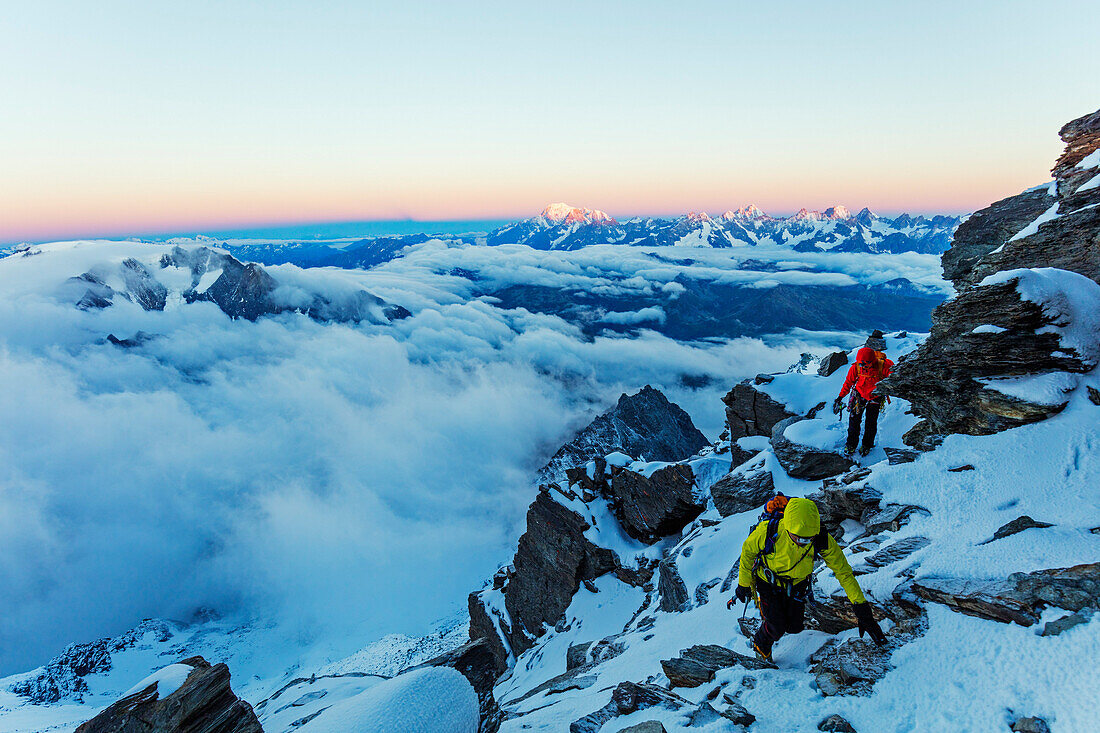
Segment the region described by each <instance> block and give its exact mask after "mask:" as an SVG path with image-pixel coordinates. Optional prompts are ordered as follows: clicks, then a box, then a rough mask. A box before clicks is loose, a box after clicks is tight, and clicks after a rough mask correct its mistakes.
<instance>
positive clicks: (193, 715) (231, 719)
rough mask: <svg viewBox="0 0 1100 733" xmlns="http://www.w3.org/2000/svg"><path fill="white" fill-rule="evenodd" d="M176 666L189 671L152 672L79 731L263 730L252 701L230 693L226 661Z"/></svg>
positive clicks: (194, 659)
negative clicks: (173, 673) (176, 674)
mask: <svg viewBox="0 0 1100 733" xmlns="http://www.w3.org/2000/svg"><path fill="white" fill-rule="evenodd" d="M178 666H183V667H191V671H190V672H186V673H184V674H183V675H180V677H182V679H176V678H175V677H174V676H173V679H172V680H171V682H170V681H169V679H168V677H169V675H167V674H164V675H159V676H157V675H154V677H156V678H157V679H154V680H153V681H152V682H150V683H149V684H148V685H147V686H146V687H144V688H142V689H140V690H137V691H135V692H133V693H132V694H129V695H127V696H125V697H123V698H122V699H120V700H118V701H117V702H115V703H114V704H113V705H111V706H109V707H108V708H107V709H106V710H104V711H103V712H101V713H99V714H98V715H96V716H95V717H94V718H92V719H91V720H89V721H88V722H86V723H84V724H82V725H81V726H80V727H78V728H77V729H76V730H77V733H130V732H131V731H156V733H175V732H178V733H184V732H185V731H186V732H187V733H262V731H263V729H262V728H261V727H260V721H259V720H257V719H256V714H255V713H253V712H252V706H250V705H249V704H248V703H246V702H245V701H244V700H241V699H240V698H238V697H237V696H236V695H235V694H233V690H232V689H231V688H230V686H229V667H227V666H226V665H224V664H216V665H213V666H211V665H210V663H209V662H207V661H206V660H205V659H203V658H202V657H191V658H190V659H185V660H183V661H182V662H181V663H179V665H172V667H178ZM166 671H174V670H166ZM162 687H163V688H164V689H163V690H161V689H160V688H162ZM172 688H174V689H172ZM170 689H171V692H169V690H170ZM162 692H163V694H162Z"/></svg>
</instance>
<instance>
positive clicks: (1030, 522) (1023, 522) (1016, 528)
mask: <svg viewBox="0 0 1100 733" xmlns="http://www.w3.org/2000/svg"><path fill="white" fill-rule="evenodd" d="M1053 526H1054V525H1053V524H1047V523H1046V522H1037V521H1035V520H1034V519H1032V518H1031V517H1029V516H1027V515H1026V514H1025V515H1024V516H1022V517H1016V518H1015V519H1013V520H1012V521H1011V522H1006V523H1005V524H1003V525H1002V526H1001V527H999V528H998V529H997V531H996V532H994V533H993V536H992V537H990V538H989V539H988V540H986V541H985V542H979V543H978V544H979V545H988V544H989V543H990V542H996V541H997V540H1000V539H1004V538H1005V537H1011V536H1012V535H1014V534H1019V533H1020V532H1023V531H1024V530H1025V529H1045V528H1046V527H1053Z"/></svg>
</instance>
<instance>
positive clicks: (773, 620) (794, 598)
mask: <svg viewBox="0 0 1100 733" xmlns="http://www.w3.org/2000/svg"><path fill="white" fill-rule="evenodd" d="M809 585H810V583H809V581H808V580H805V581H803V582H801V583H798V584H797V585H795V586H794V588H793V589H792V593H791V595H788V594H787V593H785V592H784V591H783V590H782V589H781V588H778V587H776V586H774V585H771V584H770V583H765V582H764V581H763V580H761V579H760V578H757V579H756V594H757V601H758V604H759V607H760V620H761V623H760V628H759V629H757V631H756V636H754V637H753V643H755V644H756V645H757V646H758V647H760V649H761V650H762V651H764V652H767V653H768V654H771V651H772V644H774V643H775V642H777V641H779V637H781V636H783V634H797V633H799V632H800V631H802V630H803V629H804V628H806V596H807V595H808V593H809Z"/></svg>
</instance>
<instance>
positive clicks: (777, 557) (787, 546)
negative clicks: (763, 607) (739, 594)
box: [737, 499, 866, 603]
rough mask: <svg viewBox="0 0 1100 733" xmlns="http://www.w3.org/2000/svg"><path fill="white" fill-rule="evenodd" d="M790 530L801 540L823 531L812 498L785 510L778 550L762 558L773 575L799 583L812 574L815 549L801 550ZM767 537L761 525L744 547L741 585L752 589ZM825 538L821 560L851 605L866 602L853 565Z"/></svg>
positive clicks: (791, 503)
mask: <svg viewBox="0 0 1100 733" xmlns="http://www.w3.org/2000/svg"><path fill="white" fill-rule="evenodd" d="M788 531H789V532H793V533H794V534H796V535H798V536H800V537H813V536H814V535H816V534H817V533H818V532H820V531H821V516H820V514H819V513H818V511H817V505H816V504H814V503H813V502H812V501H810V500H809V499H791V500H790V501H789V502H788V503H787V508H786V509H785V510H784V511H783V517H782V519H780V520H779V535H778V536H777V537H776V540H775V549H774V550H773V551H772V553H771V554H770V555H766V556H761V557H760V559H761V561H762V562H763V563H764V564H765V565H766V566H767V567H768V569H769V570H771V571H772V572H773V573H775V574H776V575H779V576H782V577H784V578H789V579H790V580H791V582H792V583H799V582H801V581H803V580H805V579H806V578H808V577H810V574H811V573H813V570H814V547H813V544H812V543H811V544H809V545H806V546H805V547H799V546H798V545H796V544H795V542H794V540H792V539H791V538H790V536H789V535H788V534H787V532H788ZM767 535H768V523H767V522H761V523H760V524H758V525H756V528H755V529H753V531H752V532H750V533H749V536H748V537H747V538H746V539H745V542H744V544H742V545H741V565H740V567H739V568H738V572H737V584H738V585H743V586H746V587H751V586H752V582H753V577H752V566H753V564H754V563H755V562H756V558H757V557H758V556H760V553H762V552H763V551H764V542H765V540H767ZM826 536H827V537H828V546H827V547H826V548H825V551H824V552H822V553H821V559H823V560H824V561H825V564H826V565H828V566H829V569H830V570H832V571H833V574H834V575H836V579H837V580H839V581H840V587H841V588H843V589H844V592H845V593H846V594H847V595H848V600H850V601H851V602H852V603H863V602H864V601H865V600H866V599H865V598H864V597H863V591H862V590H860V587H859V583H857V582H856V576H855V575H854V574H853V573H852V566H851V565H849V564H848V560H847V558H845V557H844V553H843V552H842V551H841V549H840V546H839V545H837V543H836V540H834V539H833V538H832V537H831V536H829V535H826ZM757 577H758V578H760V579H761V580H763V579H764V576H763V575H762V574H760V573H757Z"/></svg>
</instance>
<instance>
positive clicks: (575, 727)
mask: <svg viewBox="0 0 1100 733" xmlns="http://www.w3.org/2000/svg"><path fill="white" fill-rule="evenodd" d="M691 706H692V705H691V703H690V702H688V701H687V700H685V699H684V698H682V697H680V696H679V695H676V694H674V693H672V692H669V691H668V690H665V689H662V688H660V687H657V686H656V685H650V684H646V683H640V684H639V683H635V682H620V683H619V684H618V685H617V686H616V687H615V690H614V691H613V692H612V693H611V701H610V702H608V703H607V705H605V706H603V707H602V708H600V709H599V710H597V711H595V712H594V713H589V714H588V715H586V716H584V717H583V718H581V719H579V720H575V721H573V722H572V723H570V725H569V733H596V731H598V730H600V728H602V727H603V725H604V723H606V722H607V721H609V720H612V719H613V718H618V717H620V716H623V715H630V714H631V713H633V712H636V711H638V710H645V709H647V708H652V707H662V708H667V709H671V710H678V709H681V708H685V707H691Z"/></svg>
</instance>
